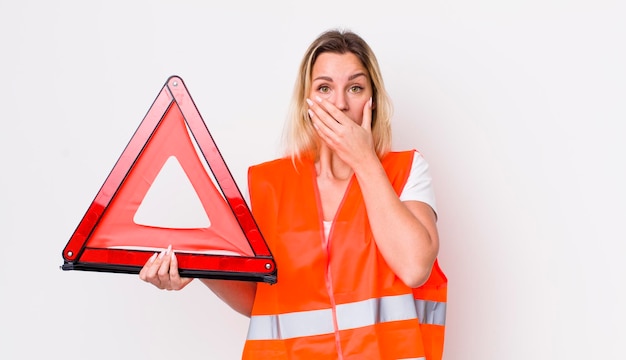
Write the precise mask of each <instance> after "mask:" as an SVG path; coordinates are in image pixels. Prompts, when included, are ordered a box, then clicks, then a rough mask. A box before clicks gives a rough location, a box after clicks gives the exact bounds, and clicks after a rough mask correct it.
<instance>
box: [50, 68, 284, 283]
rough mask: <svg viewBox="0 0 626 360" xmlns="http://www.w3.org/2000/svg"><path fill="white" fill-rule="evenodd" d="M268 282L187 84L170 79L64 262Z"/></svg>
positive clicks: (248, 217)
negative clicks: (174, 263) (153, 259)
mask: <svg viewBox="0 0 626 360" xmlns="http://www.w3.org/2000/svg"><path fill="white" fill-rule="evenodd" d="M169 245H172V248H173V249H174V250H175V251H176V256H177V258H178V265H179V271H180V274H181V276H185V277H199V278H214V279H232V280H245V281H262V282H268V283H275V282H276V263H275V261H274V258H273V256H272V254H271V252H270V250H269V248H268V247H267V244H266V242H265V240H264V239H263V236H262V234H261V232H260V230H259V228H258V227H257V224H256V222H255V220H254V218H253V216H252V213H251V212H250V209H249V208H248V206H247V204H246V202H245V200H244V199H243V197H242V195H241V192H240V191H239V188H238V187H237V184H236V183H235V181H234V179H233V177H232V175H231V173H230V171H229V170H228V167H227V166H226V163H225V162H224V159H223V158H222V156H221V154H220V152H219V150H218V148H217V145H216V144H215V142H214V140H213V137H212V136H211V134H210V132H209V130H208V128H207V127H206V124H205V123H204V121H203V119H202V117H201V115H200V113H199V112H198V109H197V108H196V106H195V104H194V102H193V100H192V98H191V96H190V94H189V92H188V91H187V88H186V87H185V84H184V83H183V81H182V79H181V78H180V77H177V76H172V77H170V78H169V79H168V80H167V81H166V83H165V85H164V86H163V88H162V89H161V91H160V92H159V94H158V96H157V98H156V100H155V101H154V103H153V104H152V106H151V107H150V109H149V110H148V113H147V114H146V116H145V117H144V119H143V121H142V122H141V124H140V125H139V127H138V128H137V130H136V132H135V134H134V135H133V137H132V138H131V140H130V141H129V143H128V145H127V146H126V148H125V149H124V151H123V153H122V155H121V156H120V158H119V159H118V161H117V163H116V164H115V166H114V167H113V169H112V170H111V172H110V174H109V176H108V177H107V179H106V180H105V182H104V184H103V185H102V187H101V188H100V190H99V192H98V194H97V195H96V197H95V199H94V200H93V202H92V203H91V205H90V206H89V208H88V210H87V212H86V213H85V215H84V216H83V219H82V220H81V222H80V223H79V224H78V226H77V228H76V230H75V231H74V233H73V234H72V236H71V238H70V240H69V241H68V243H67V245H66V246H65V248H64V249H63V265H61V269H63V270H87V271H104V272H117V273H130V274H138V273H139V271H140V270H141V268H142V267H143V265H144V264H145V263H146V262H147V261H148V259H149V258H150V256H152V254H153V253H154V252H155V251H161V250H163V249H166V248H167V247H168V246H169Z"/></svg>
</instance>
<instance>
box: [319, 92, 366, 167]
mask: <svg viewBox="0 0 626 360" xmlns="http://www.w3.org/2000/svg"><path fill="white" fill-rule="evenodd" d="M307 103H308V104H309V116H310V117H311V121H312V122H313V127H315V129H316V130H317V134H318V135H319V137H320V138H321V139H322V141H324V143H326V145H328V147H329V148H330V149H331V150H332V151H334V152H335V153H336V154H337V155H338V156H339V157H340V158H341V159H342V160H343V161H345V162H346V163H347V164H348V165H350V167H352V168H353V169H354V168H355V167H356V166H357V165H358V164H359V163H360V162H362V161H363V160H364V159H365V156H366V155H371V156H372V158H376V157H377V156H376V151H375V149H374V140H373V137H372V125H371V124H372V100H371V99H370V100H369V101H367V102H365V105H364V106H363V109H362V119H355V120H353V119H350V118H349V117H348V115H346V114H345V113H344V112H343V111H341V110H340V109H338V108H337V107H336V106H335V105H333V104H332V103H331V102H330V101H328V100H324V99H322V98H316V99H315V101H313V100H310V99H307ZM370 160H371V159H370Z"/></svg>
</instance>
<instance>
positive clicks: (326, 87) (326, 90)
mask: <svg viewBox="0 0 626 360" xmlns="http://www.w3.org/2000/svg"><path fill="white" fill-rule="evenodd" d="M319 91H320V92H321V93H324V94H326V93H327V92H329V91H330V88H329V87H328V86H320V87H319Z"/></svg>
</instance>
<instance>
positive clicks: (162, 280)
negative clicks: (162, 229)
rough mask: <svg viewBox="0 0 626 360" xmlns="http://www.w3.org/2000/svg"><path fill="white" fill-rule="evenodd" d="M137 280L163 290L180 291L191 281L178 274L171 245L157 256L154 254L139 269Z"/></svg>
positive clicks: (176, 262) (176, 261)
mask: <svg viewBox="0 0 626 360" xmlns="http://www.w3.org/2000/svg"><path fill="white" fill-rule="evenodd" d="M139 278H140V279H141V280H143V281H145V282H148V283H150V284H152V285H154V286H156V287H158V288H159V289H164V290H180V289H182V288H184V287H185V286H187V284H189V283H190V282H191V281H192V280H193V278H181V277H180V275H179V274H178V260H177V259H176V254H175V253H174V251H172V245H170V246H169V247H168V248H167V249H165V250H163V251H161V253H159V254H157V253H154V255H152V257H151V258H150V259H149V260H148V262H146V264H145V265H144V266H143V268H141V271H140V272H139Z"/></svg>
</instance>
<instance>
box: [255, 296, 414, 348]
mask: <svg viewBox="0 0 626 360" xmlns="http://www.w3.org/2000/svg"><path fill="white" fill-rule="evenodd" d="M336 314H337V326H338V327H339V330H346V329H354V328H359V327H363V326H369V325H374V324H378V323H382V322H389V321H399V320H408V319H416V318H417V312H416V309H415V302H414V299H413V296H412V294H408V295H398V296H387V297H382V298H379V299H369V300H364V301H357V302H353V303H347V304H341V305H338V306H337V308H336ZM333 332H334V328H333V318H332V310H331V309H323V310H312V311H301V312H293V313H286V314H280V315H257V316H252V317H251V318H250V327H249V328H248V340H279V339H290V338H294V337H302V336H314V335H322V334H332V333H333Z"/></svg>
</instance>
